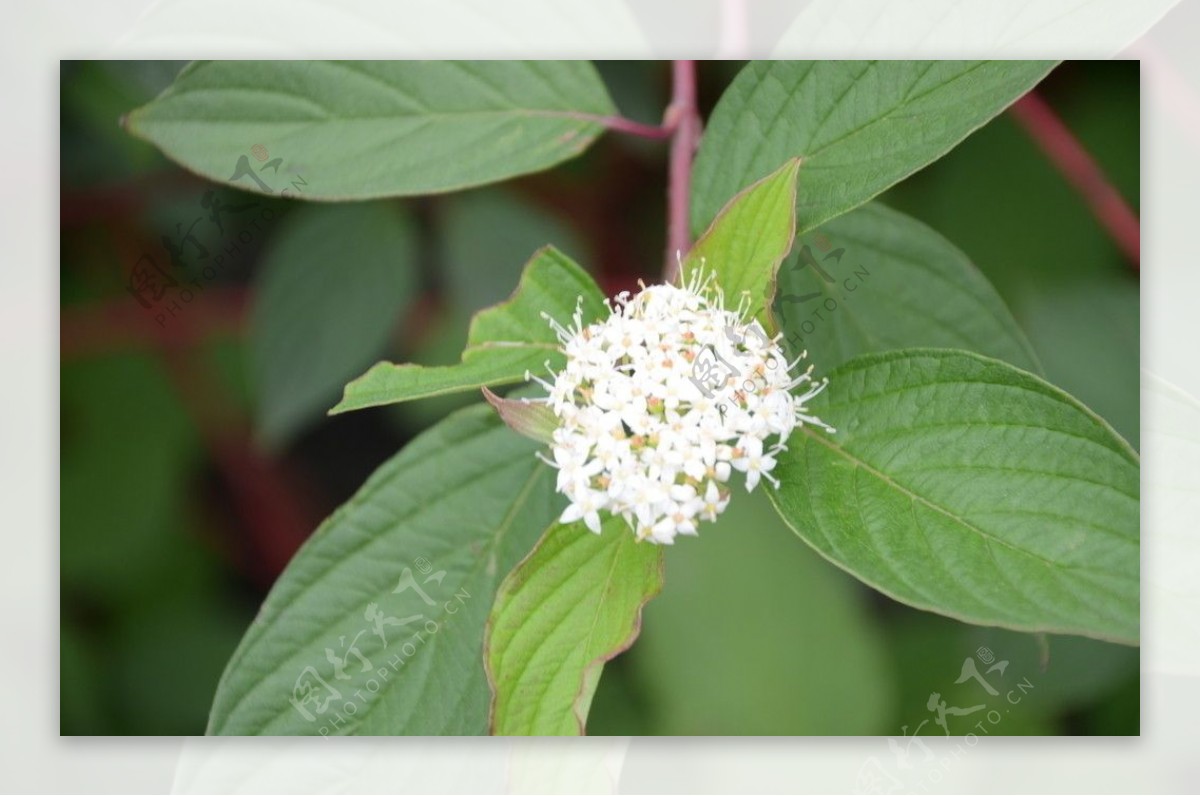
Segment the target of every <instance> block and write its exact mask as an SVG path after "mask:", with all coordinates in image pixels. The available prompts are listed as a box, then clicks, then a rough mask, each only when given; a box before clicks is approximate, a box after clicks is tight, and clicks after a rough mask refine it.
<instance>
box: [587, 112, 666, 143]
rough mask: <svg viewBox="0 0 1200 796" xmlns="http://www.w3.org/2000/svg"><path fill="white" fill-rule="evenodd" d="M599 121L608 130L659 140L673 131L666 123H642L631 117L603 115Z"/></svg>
mask: <svg viewBox="0 0 1200 796" xmlns="http://www.w3.org/2000/svg"><path fill="white" fill-rule="evenodd" d="M600 121H601V123H602V124H603V125H604V126H605V127H607V128H608V129H609V130H615V131H617V132H618V133H629V134H630V135H636V136H639V137H641V138H652V139H655V140H661V139H663V138H670V137H671V133H673V132H674V130H672V129H671V128H670V127H667V126H666V125H655V124H642V123H641V122H635V121H634V120H633V119H626V118H625V117H624V116H605V117H604V118H603V119H601V120H600Z"/></svg>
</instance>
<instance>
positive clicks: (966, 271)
mask: <svg viewBox="0 0 1200 796" xmlns="http://www.w3.org/2000/svg"><path fill="white" fill-rule="evenodd" d="M776 301H777V303H778V315H779V317H780V319H781V322H782V326H783V331H784V334H785V335H786V336H787V338H788V341H789V342H790V343H791V345H792V347H793V348H794V349H796V350H797V351H799V350H803V349H807V350H808V352H809V354H810V355H811V356H812V360H813V362H814V363H815V364H816V365H817V366H818V367H819V368H820V369H821V370H822V371H823V372H824V371H827V370H830V369H832V368H834V367H837V366H838V365H840V364H842V363H843V362H846V361H847V360H849V359H852V358H853V357H856V356H858V355H859V354H869V353H876V352H881V351H889V350H892V349H897V348H918V347H924V346H929V347H939V348H961V349H966V350H968V351H976V352H978V353H981V354H986V355H988V356H993V357H996V358H997V359H1003V360H1005V361H1006V362H1011V363H1012V364H1014V365H1016V366H1018V367H1020V368H1024V369H1026V370H1030V371H1035V372H1037V371H1039V370H1040V367H1039V365H1038V361H1037V358H1036V357H1035V356H1034V354H1033V350H1032V349H1031V348H1030V345H1029V341H1028V340H1026V338H1025V335H1024V333H1022V331H1021V329H1020V327H1019V326H1017V322H1016V321H1015V320H1014V319H1013V317H1012V315H1010V314H1009V312H1008V309H1007V308H1006V307H1005V306H1004V303H1003V302H1002V301H1001V300H1000V297H999V296H997V295H996V291H995V290H993V289H992V286H991V285H990V284H989V283H988V281H987V279H985V278H984V277H983V275H982V274H980V273H979V271H978V270H977V269H976V268H975V266H974V265H972V264H971V261H970V260H968V259H967V256H966V255H965V254H963V253H962V252H960V251H959V250H958V249H956V248H955V247H954V246H953V244H951V243H950V242H949V241H947V240H946V239H945V238H943V237H942V236H941V235H938V234H937V233H936V232H934V231H933V230H932V229H930V228H929V227H927V226H925V225H924V224H922V223H920V222H919V221H916V220H914V219H911V218H909V217H907V216H905V215H903V214H901V213H897V212H896V211H894V210H889V209H888V208H886V207H884V206H883V205H880V204H876V203H872V204H868V205H866V206H864V207H860V208H858V209H857V210H853V211H851V212H849V213H847V214H845V215H844V216H840V217H839V218H835V219H833V220H832V221H830V222H828V223H826V224H825V225H824V226H822V227H821V229H820V230H818V231H817V232H815V233H810V234H809V235H806V236H804V237H803V238H801V239H800V240H799V241H797V244H796V247H795V250H794V251H793V252H792V253H791V254H790V255H789V256H788V258H787V260H786V261H785V262H784V265H783V267H782V268H781V269H780V272H779V291H778V297H777V299H776Z"/></svg>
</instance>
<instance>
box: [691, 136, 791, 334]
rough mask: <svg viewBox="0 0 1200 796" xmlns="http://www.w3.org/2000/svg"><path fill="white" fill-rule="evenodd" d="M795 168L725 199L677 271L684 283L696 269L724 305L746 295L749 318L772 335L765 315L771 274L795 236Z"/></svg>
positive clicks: (769, 317) (778, 171)
mask: <svg viewBox="0 0 1200 796" xmlns="http://www.w3.org/2000/svg"><path fill="white" fill-rule="evenodd" d="M800 163H801V160H800V158H791V159H790V160H788V161H787V162H786V163H784V164H783V165H782V166H780V167H779V168H778V169H776V170H775V171H774V172H772V173H771V174H768V175H767V176H766V177H764V178H763V179H761V180H759V181H758V182H756V183H754V184H753V185H751V186H749V187H748V188H745V189H744V190H742V191H740V192H739V193H737V194H736V195H735V196H734V197H733V198H732V199H730V200H729V202H728V204H726V205H725V207H724V209H722V210H721V212H720V213H719V214H718V215H717V217H716V219H715V220H714V221H713V223H712V225H711V226H710V227H709V228H708V230H707V231H706V232H705V233H704V234H703V235H702V236H701V237H700V240H698V241H696V245H695V246H693V247H692V250H691V251H690V252H688V255H687V257H686V258H684V260H683V264H682V267H681V268H680V273H681V277H682V279H683V280H684V282H685V283H686V281H687V279H688V276H689V275H690V274H691V273H692V272H694V271H695V269H697V268H702V269H703V271H704V272H706V273H709V272H711V273H712V274H713V275H714V276H715V278H716V282H717V286H718V287H720V288H721V290H723V291H724V293H725V301H726V305H727V306H730V307H735V306H737V305H738V302H739V301H742V300H743V296H744V295H746V296H749V302H750V307H749V314H750V315H751V316H753V317H755V318H757V319H758V320H759V321H760V322H761V323H762V325H763V327H764V328H765V329H767V331H769V332H771V333H772V334H774V333H775V331H776V330H777V329H778V325H777V324H776V323H775V319H774V317H773V316H772V314H771V304H772V302H773V301H774V299H775V280H776V274H777V273H778V272H779V264H780V263H781V262H783V258H784V257H787V255H788V252H790V251H791V250H792V239H793V238H794V237H795V233H796V179H797V175H798V174H799V171H800Z"/></svg>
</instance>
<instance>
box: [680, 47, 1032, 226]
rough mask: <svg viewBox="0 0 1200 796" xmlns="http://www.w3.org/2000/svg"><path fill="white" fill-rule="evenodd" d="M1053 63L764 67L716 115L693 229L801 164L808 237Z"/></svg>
mask: <svg viewBox="0 0 1200 796" xmlns="http://www.w3.org/2000/svg"><path fill="white" fill-rule="evenodd" d="M1051 66H1053V62H1050V61H757V62H753V63H751V64H750V65H749V66H747V67H746V68H745V69H743V70H742V72H741V73H740V74H739V75H738V77H737V79H736V80H734V82H733V84H732V85H731V86H730V87H729V88H728V89H727V90H726V91H725V94H724V95H723V96H722V97H721V101H720V102H719V103H718V104H717V107H716V109H715V110H714V111H713V114H712V118H711V119H709V122H708V129H707V130H706V131H705V133H704V137H703V138H702V139H701V142H700V151H699V153H698V154H697V156H696V170H695V181H694V183H693V189H692V229H693V230H696V231H699V230H701V229H703V228H704V227H705V226H706V225H707V224H708V222H709V221H710V220H711V219H712V218H713V217H714V216H715V215H716V213H717V210H718V209H719V208H720V207H721V206H722V205H723V204H724V203H725V202H726V201H727V200H728V199H729V197H731V196H733V195H734V194H735V193H737V191H738V190H740V189H741V188H744V187H745V186H747V185H749V184H750V183H752V182H754V181H755V180H757V179H760V178H762V177H763V176H765V175H766V174H767V173H769V172H770V171H771V170H772V169H774V168H776V167H778V165H779V164H780V163H782V162H783V161H784V160H786V159H788V158H791V157H800V158H802V159H803V162H804V179H803V185H802V186H801V189H800V192H799V195H798V198H797V206H796V223H797V227H798V230H799V231H800V232H806V231H808V230H810V229H813V228H815V227H817V226H819V225H821V224H822V223H824V222H825V221H828V220H829V219H831V218H833V217H834V216H836V215H838V214H840V213H844V212H846V211H847V210H850V209H852V208H854V207H856V206H858V205H860V204H862V203H863V202H866V201H867V200H869V199H871V198H872V197H874V196H875V195H876V194H878V193H879V192H880V191H882V190H884V189H885V188H887V187H888V186H890V185H893V184H894V183H896V182H898V181H899V180H902V179H904V178H905V177H907V176H908V175H909V174H912V173H913V172H914V171H916V170H918V169H920V168H921V167H922V166H925V165H927V164H928V163H930V162H932V161H934V160H937V159H938V158H939V157H941V156H942V155H944V154H945V153H946V152H947V151H948V150H950V149H951V148H952V147H953V146H954V145H955V144H957V143H958V142H959V141H961V140H962V139H963V138H964V137H966V136H967V135H968V134H969V133H971V132H972V131H973V130H975V129H976V128H977V127H979V126H980V125H982V124H983V123H984V122H986V121H987V120H988V119H990V118H992V117H993V116H995V115H996V114H997V113H999V112H1000V111H1001V110H1003V109H1004V108H1005V106H1007V105H1008V104H1009V103H1011V102H1012V101H1013V100H1015V99H1017V98H1018V97H1020V96H1021V95H1022V94H1024V93H1025V92H1026V91H1028V90H1029V89H1030V88H1032V87H1033V86H1034V84H1036V83H1037V82H1038V81H1039V80H1041V79H1042V77H1044V76H1045V75H1046V73H1047V72H1048V71H1049V70H1050V67H1051Z"/></svg>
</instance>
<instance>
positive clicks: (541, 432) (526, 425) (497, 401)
mask: <svg viewBox="0 0 1200 796" xmlns="http://www.w3.org/2000/svg"><path fill="white" fill-rule="evenodd" d="M483 397H484V398H486V399H487V402H488V403H489V404H491V405H492V408H493V409H495V410H496V414H497V415H499V416H500V419H501V420H503V421H504V425H506V426H508V427H509V428H511V429H512V430H513V431H515V432H517V433H518V434H520V435H521V436H523V437H529V438H530V439H532V440H536V441H537V442H544V443H546V444H549V443H550V442H552V441H553V439H554V429H556V428H558V418H557V417H555V416H554V410H553V409H551V408H550V406H549V405H548V404H547V403H545V402H544V401H535V400H531V399H529V398H501V397H500V396H499V395H496V393H494V392H492V391H491V390H489V389H488V388H487V387H484V388H483Z"/></svg>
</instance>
